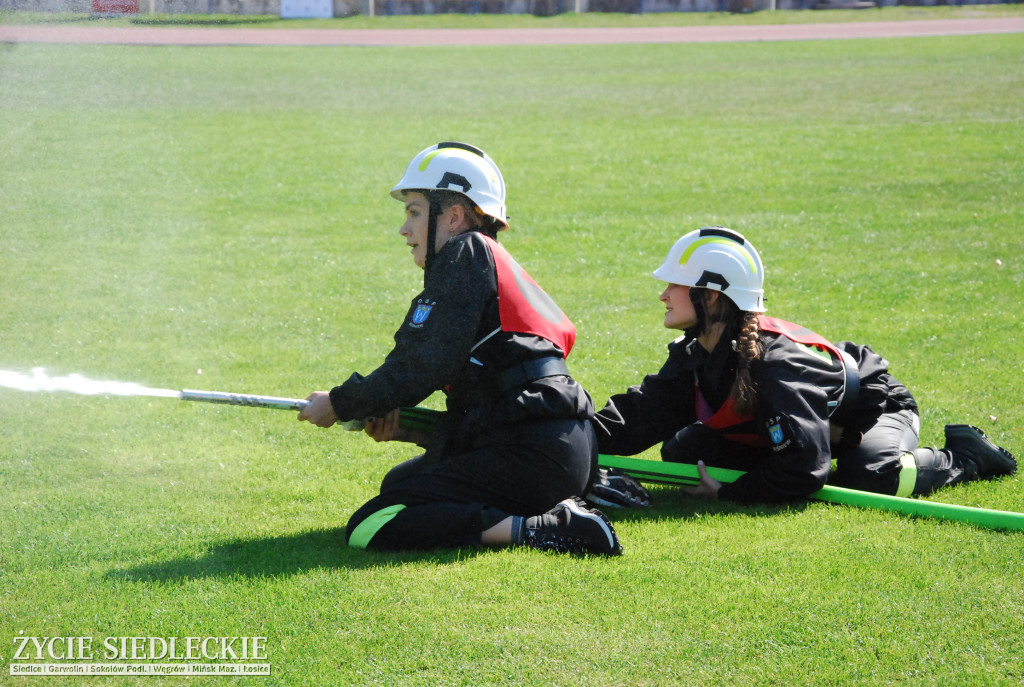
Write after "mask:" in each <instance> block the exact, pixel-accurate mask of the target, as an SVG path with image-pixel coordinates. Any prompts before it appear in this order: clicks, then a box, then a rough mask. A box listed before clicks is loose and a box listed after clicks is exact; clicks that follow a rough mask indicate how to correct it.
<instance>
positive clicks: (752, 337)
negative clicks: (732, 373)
mask: <svg viewBox="0 0 1024 687" xmlns="http://www.w3.org/2000/svg"><path fill="white" fill-rule="evenodd" d="M695 290H697V289H695V288H694V289H691V292H692V291H695ZM700 291H701V292H702V293H701V294H700V296H701V300H702V301H703V306H704V309H705V312H706V313H707V325H705V328H708V327H710V326H711V325H712V324H715V323H717V322H722V323H724V324H725V328H724V329H723V330H722V336H723V337H729V338H731V339H732V342H733V348H734V349H735V350H736V354H737V356H738V359H737V363H736V381H734V382H733V385H732V389H731V390H730V391H729V396H731V397H732V399H733V403H735V405H736V412H738V413H739V414H741V415H749V414H751V413H753V412H754V410H755V409H756V407H757V387H756V386H755V384H754V380H753V379H752V378H751V376H750V363H751V362H752V361H754V360H760V359H761V355H762V353H763V352H764V351H763V346H762V345H761V327H760V326H758V324H757V313H755V312H749V311H745V310H740V309H739V307H738V306H737V305H736V304H735V303H733V301H732V299H731V298H728V297H726V296H725V295H724V294H719V295H720V297H719V298H718V300H717V301H716V305H715V306H714V307H710V306H709V303H708V295H709V293H708V291H707V289H700Z"/></svg>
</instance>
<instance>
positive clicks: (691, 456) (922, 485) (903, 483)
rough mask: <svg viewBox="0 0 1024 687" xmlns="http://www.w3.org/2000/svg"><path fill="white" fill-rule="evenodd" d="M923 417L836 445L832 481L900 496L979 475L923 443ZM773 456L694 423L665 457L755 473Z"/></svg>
mask: <svg viewBox="0 0 1024 687" xmlns="http://www.w3.org/2000/svg"><path fill="white" fill-rule="evenodd" d="M919 432H920V419H919V418H918V415H917V413H915V412H914V411H912V410H900V411H895V412H889V413H884V414H883V415H882V416H881V417H880V418H879V419H878V422H876V423H875V424H874V426H872V427H871V429H870V430H868V431H867V432H865V434H864V436H863V438H862V439H861V442H860V443H859V444H858V445H856V446H853V447H841V446H836V445H832V447H831V450H832V456H833V457H834V458H835V459H836V469H835V470H834V471H833V472H832V473H831V474H830V475H829V479H828V483H829V484H832V485H834V486H837V487H846V488H847V489H857V490H860V491H870V492H874V493H876V494H887V495H890V496H893V495H896V494H899V495H900V496H910V495H912V494H913V495H921V494H928V493H930V492H932V491H934V490H935V489H938V488H939V487H943V486H947V485H951V484H957V483H958V482H964V481H967V480H970V479H974V478H975V477H976V474H975V472H974V470H973V469H971V468H969V467H965V466H964V465H963V464H962V463H960V461H959V460H957V459H955V458H953V456H952V455H951V454H950V453H949V451H946V450H943V449H937V448H928V447H918V445H917V444H918V441H919V436H920V434H919ZM769 455H770V452H769V451H768V449H762V448H757V447H751V446H747V445H743V444H737V443H735V442H730V441H726V440H724V439H722V438H721V435H720V434H719V433H718V432H716V431H715V430H712V429H711V428H709V427H706V426H704V425H699V424H698V425H690V426H688V427H686V428H684V429H683V430H681V431H680V432H678V433H677V434H676V436H675V437H673V438H672V439H670V440H669V441H667V442H665V445H664V447H663V448H662V458H663V459H664V460H668V461H673V462H680V463H696V462H697V461H698V460H703V461H704V463H705V464H706V465H709V466H713V467H718V468H727V469H730V470H743V471H747V472H749V471H750V470H752V469H753V468H754V467H755V466H757V465H758V464H760V463H761V461H763V460H764V459H765V458H767V457H768V456H769Z"/></svg>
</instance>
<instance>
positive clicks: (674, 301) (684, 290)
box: [659, 284, 697, 330]
mask: <svg viewBox="0 0 1024 687" xmlns="http://www.w3.org/2000/svg"><path fill="white" fill-rule="evenodd" d="M659 299H660V300H661V302H662V303H664V304H665V327H666V328H667V329H680V330H682V329H686V328H687V327H692V326H693V325H695V324H697V312H696V310H694V309H693V302H692V301H691V300H690V287H689V286H681V285H679V284H669V285H668V286H666V287H665V290H664V291H662V293H661V296H659Z"/></svg>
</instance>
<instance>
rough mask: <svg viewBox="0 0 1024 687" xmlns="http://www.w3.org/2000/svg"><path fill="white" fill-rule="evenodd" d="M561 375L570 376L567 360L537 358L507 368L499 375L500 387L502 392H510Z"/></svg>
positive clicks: (551, 357) (553, 357) (550, 357)
mask: <svg viewBox="0 0 1024 687" xmlns="http://www.w3.org/2000/svg"><path fill="white" fill-rule="evenodd" d="M559 375H565V376H568V375H569V367H568V366H567V365H566V364H565V358H556V357H555V356H549V357H547V358H535V359H533V360H527V361H526V362H524V363H518V364H516V365H513V366H512V367H508V368H505V369H504V370H502V371H501V372H500V373H498V386H499V387H500V388H501V390H502V391H508V390H509V389H514V388H515V387H517V386H523V385H524V384H528V383H529V382H532V381H535V380H538V379H543V378H544V377H557V376H559Z"/></svg>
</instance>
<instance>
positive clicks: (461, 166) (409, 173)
mask: <svg viewBox="0 0 1024 687" xmlns="http://www.w3.org/2000/svg"><path fill="white" fill-rule="evenodd" d="M431 190H441V191H455V192H456V193H461V194H463V195H464V196H466V197H468V198H469V199H470V200H472V201H473V202H474V203H475V204H476V206H477V207H478V208H480V210H481V211H482V212H483V213H484V214H485V215H487V216H488V217H493V218H494V219H496V220H498V221H499V222H501V224H502V225H503V226H504V227H508V218H507V217H506V216H505V180H504V179H503V178H502V176H501V172H500V171H499V170H498V166H497V165H496V164H494V160H492V159H491V158H490V157H488V156H487V154H486V153H484V151H482V150H480V149H479V148H476V147H474V146H471V145H469V144H467V143H458V142H456V141H447V142H444V143H438V144H437V145H434V146H430V147H429V148H427V149H426V150H423V151H421V152H420V154H419V155H417V156H416V157H414V158H413V159H412V162H410V163H409V166H408V167H407V168H406V170H405V174H404V175H403V176H402V180H401V181H399V182H398V183H397V184H395V186H394V188H392V189H391V195H392V196H393V197H395V198H397V199H398V200H402V199H403V198H402V193H403V192H404V191H424V192H429V191H431Z"/></svg>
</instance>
